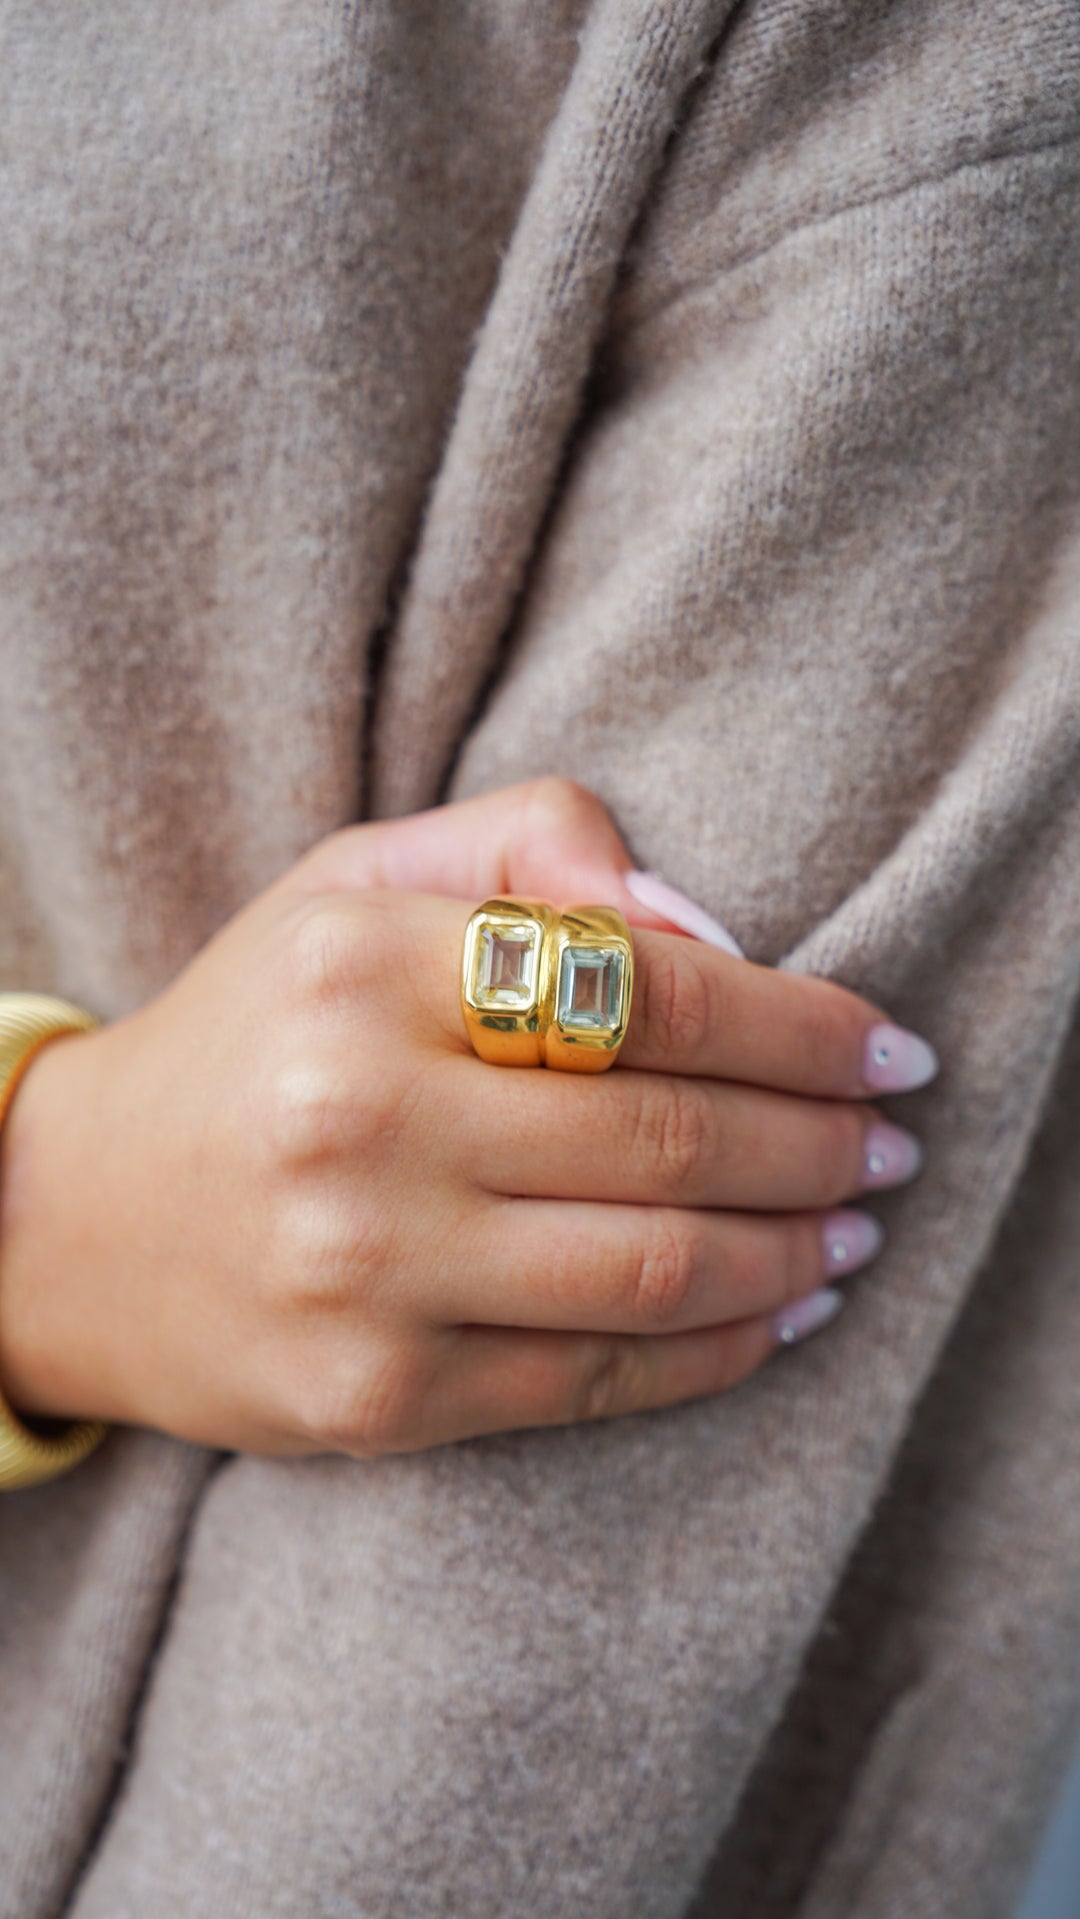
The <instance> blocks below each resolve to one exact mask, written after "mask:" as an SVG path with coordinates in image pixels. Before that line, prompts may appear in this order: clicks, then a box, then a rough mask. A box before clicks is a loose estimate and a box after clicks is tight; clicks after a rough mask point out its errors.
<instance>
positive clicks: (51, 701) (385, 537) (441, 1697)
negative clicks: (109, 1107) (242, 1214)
mask: <svg viewBox="0 0 1080 1919" xmlns="http://www.w3.org/2000/svg"><path fill="white" fill-rule="evenodd" d="M1078 132H1080V11H1078V9H1077V7H1076V4H1075V0H979V4H978V5H977V6H976V5H975V4H973V0H891V3H890V0H742V4H735V3H734V0H663V3H662V0H537V4H528V5H526V4H525V0H455V4H453V5H442V4H438V0H364V4H362V5H361V4H357V0H322V3H321V4H318V5H316V4H313V3H312V0H307V3H306V4H305V3H304V0H259V3H258V4H256V0H185V3H184V4H183V5H176V4H170V0H112V3H111V4H108V5H93V6H91V5H78V4H72V3H71V0H0V659H2V665H3V680H2V689H3V697H2V701H0V900H2V919H0V985H2V986H3V987H22V986H28V987H33V988H38V989H41V990H45V991H57V992H61V993H64V994H66V995H68V996H70V997H72V998H74V999H76V1000H77V1001H81V1002H82V1003H84V1004H85V1005H87V1006H88V1007H90V1008H91V1009H92V1010H93V1011H95V1012H97V1013H98V1014H99V1015H101V1016H102V1017H104V1018H109V1017H112V1016H116V1015H118V1014H121V1013H123V1012H124V1011H126V1010H128V1009H131V1008H132V1007H134V1006H136V1005H138V1004H140V1003H141V1002H143V1001H144V1000H145V999H146V998H148V997H149V996H151V995H152V994H153V993H155V992H156V991H157V990H158V989H159V988H160V987H161V986H162V985H163V984H164V983H165V982H166V981H167V980H168V979H169V978H170V977H171V976H172V975H173V974H174V973H175V972H176V970H177V969H178V968H179V967H180V966H181V965H182V964H183V963H184V961H185V960H186V959H187V958H188V957H189V956H190V955H191V954H192V953H193V952H194V951H195V950H196V949H197V948H198V947H199V946H200V945H201V944H202V943H203V942H204V941H205V940H206V939H207V937H208V936H209V935H210V934H211V933H212V932H213V931H214V930H215V928H217V927H218V926H220V925H221V924H222V922H223V921H224V920H225V919H226V918H227V917H228V916H229V915H230V914H231V913H232V912H233V911H234V910H235V909H236V908H237V907H239V906H240V905H241V904H242V903H244V902H245V901H247V900H248V899H250V898H251V897H252V895H253V894H254V893H255V892H256V891H258V890H259V889H260V888H261V887H262V886H263V885H265V884H266V883H267V882H268V881H269V880H270V879H271V878H272V877H274V876H275V875H276V874H278V873H280V872H281V871H282V870H283V869H284V868H285V867H286V866H287V865H289V864H290V863H291V862H292V861H293V859H294V858H295V857H296V856H297V855H298V854H300V853H301V852H302V851H303V850H304V849H305V848H307V847H308V846H310V845H311V844H312V842H313V841H315V840H316V839H317V838H319V837H321V835H323V834H324V833H325V832H326V831H327V830H329V829H330V828H332V827H334V826H336V825H339V824H341V823H343V822H347V821H349V820H353V819H357V818H362V817H370V816H380V815H383V816H385V815H390V814H396V813H401V812H406V811H411V810H413V809H415V808H418V807H421V806H424V805H428V804H431V803H433V802H435V801H437V800H439V799H442V798H445V799H455V798H458V797H464V796H465V795H468V794H471V793H476V792H479V791H482V790H486V789H489V788H492V787H496V786H499V785H502V784H505V783H506V782H507V781H509V780H516V779H520V778H523V777H526V776H528V775H529V774H530V773H540V772H543V771H556V772H562V773H565V774H568V775H570V776H572V777H573V778H575V779H578V780H581V781H582V782H584V783H585V784H587V785H589V786H591V787H592V788H594V790H595V791H596V792H597V793H599V795H600V796H601V797H602V798H603V800H604V801H605V802H606V803H607V805H608V806H609V807H610V809H611V811H612V813H613V815H614V817H615V819H616V821H617V823H618V825H619V826H620V828H621V830H622V832H623V833H624V835H625V837H626V839H627V841H628V843H629V845H630V846H631V848H632V851H633V855H634V858H635V860H636V862H637V863H638V864H639V865H643V866H650V867H655V868H656V869H658V870H659V871H660V872H662V873H663V874H664V875H665V876H667V877H668V878H669V879H671V880H672V881H674V882H675V883H676V884H678V885H681V886H683V887H684V888H686V889H687V890H688V891H689V892H690V893H692V894H694V895H695V896H696V897H698V898H699V899H701V900H702V901H703V902H704V903H705V904H706V905H707V906H708V907H709V908H710V909H711V910H712V911H713V912H715V913H716V914H718V915H719V917H720V918H721V919H722V920H723V921H724V922H725V923H726V924H727V925H729V926H730V927H731V929H732V931H733V932H734V933H735V934H736V935H737V937H738V938H739V940H740V941H741V942H742V944H743V946H744V947H745V948H746V950H747V951H748V953H749V954H750V955H751V956H752V957H753V958H755V959H758V960H762V961H766V962H770V963H776V964H779V965H783V966H787V967H791V968H794V969H797V970H808V971H813V972H817V973H824V974H829V975H832V976H834V977H836V978H839V979H842V980H844V981H846V982H847V983H848V984H850V985H852V986H854V987H856V988H857V989H859V990H862V991H864V992H866V993H868V994H870V995H872V996H874V997H875V998H877V999H879V1000H880V1001H881V1002H882V1003H883V1004H885V1005H886V1006H887V1007H888V1009H889V1011H890V1013H891V1014H892V1015H893V1016H894V1017H896V1018H898V1019H901V1020H903V1021H904V1022H905V1023H907V1024H910V1025H912V1026H915V1027H916V1028H917V1029H919V1030H921V1031H923V1032H925V1033H926V1034H927V1035H928V1036H929V1037H930V1038H931V1039H932V1040H933V1042H934V1044H935V1046H936V1047H937V1048H938V1050H939V1052H940V1054H941V1057H942V1061H943V1068H942V1072H941V1075H940V1078H939V1080H938V1081H937V1082H936V1083H935V1084H934V1085H933V1086H931V1087H929V1088H927V1089H926V1090H925V1091H923V1092H920V1093H917V1094H915V1095H912V1096H910V1097H909V1098H907V1099H906V1100H905V1102H904V1106H903V1114H902V1117H903V1118H904V1120H905V1121H910V1123H911V1124H912V1125H913V1126H914V1127H915V1128H916V1130H918V1131H919V1132H920V1133H921V1134H922V1136H923V1138H924V1139H925V1141H926V1144H927V1146H928V1149H929V1161H928V1166H927V1170H926V1172H925V1173H924V1174H923V1176H922V1178H921V1179H920V1180H919V1181H918V1182H916V1183H915V1185H913V1186H912V1187H910V1188H907V1189H904V1190H903V1191H901V1192H897V1193H895V1194H890V1195H888V1196H887V1197H886V1199H885V1200H884V1201H883V1202H882V1205H881V1213H882V1217H883V1218H884V1219H885V1220H886V1223H887V1226H888V1234H889V1238H888V1244H887V1248H886V1250H885V1252H884V1253H883V1254H882V1256H881V1258H880V1259H879V1260H878V1262H877V1263H876V1265H875V1267H874V1268H873V1269H871V1271H870V1273H869V1274H868V1275H866V1276H864V1277H862V1278H860V1279H859V1280H857V1281H855V1282H853V1284H852V1288H851V1302H850V1304H849V1306H848V1308H847V1311H846V1312H845V1314H844V1315H843V1316H842V1318H841V1319H840V1321H839V1322H838V1323H837V1325H836V1327H835V1328H834V1329H832V1330H831V1331H830V1332H829V1333H828V1334H826V1335H823V1336H822V1337H821V1338H820V1339H818V1340H816V1341H813V1342H811V1343H810V1344H809V1345H807V1346H806V1347H805V1348H800V1349H799V1350H798V1351H797V1352H795V1353H793V1354H791V1355H788V1356H785V1357H784V1358H783V1359H779V1360H777V1361H776V1362H774V1363H773V1364H771V1365H770V1366H768V1367H766V1368H765V1369H764V1370H763V1371H762V1372H761V1373H760V1374H759V1375H758V1376H757V1377H755V1378H754V1379H753V1380H751V1381H749V1382H748V1383H747V1384H745V1385H744V1386H743V1387H741V1388H739V1389H738V1390H737V1391H735V1392H733V1393H730V1394H728V1395H724V1396H720V1397H717V1398H714V1399H711V1400H707V1401H702V1402H699V1403H696V1404H694V1405H691V1406H686V1407H682V1408H679V1409H677V1410H674V1411H671V1412H665V1413H660V1414H651V1415H645V1416H641V1417H639V1418H634V1419H626V1420H616V1421H611V1422H608V1423H606V1424H603V1425H598V1426H593V1427H578V1428H576V1429H570V1430H566V1431H557V1432H546V1433H525V1434H515V1435H510V1436H505V1437H502V1438H499V1439H492V1440H483V1441H476V1442H473V1443H469V1444H466V1445H461V1446H455V1447H447V1448H443V1449H440V1450H438V1451H435V1452H432V1453H429V1454H426V1455H418V1456H415V1457H410V1458H404V1459H387V1460H384V1461H381V1462H378V1463H376V1464H372V1465H368V1464H361V1463H357V1462H352V1461H349V1460H344V1459H341V1460H336V1459H324V1460H316V1461H311V1460H309V1461H302V1460H301V1461H291V1462H289V1461H276V1462H275V1461H266V1460H259V1459H254V1458H244V1457H232V1456H220V1455H211V1454H209V1453H206V1452H203V1451H200V1450H199V1449H197V1448H193V1447H189V1446H186V1445H183V1444H181V1443H179V1442H176V1441H173V1440H171V1439H168V1438H165V1437H163V1436H161V1435H157V1434H150V1433H142V1432H135V1431H128V1430H116V1431H114V1432H113V1433H112V1435H111V1436H110V1438H109V1439H108V1441H107V1442H106V1444H105V1445H104V1446H103V1447H102V1448H101V1450H100V1451H99V1452H98V1453H97V1454H95V1455H94V1457H93V1458H92V1459H91V1460H90V1461H89V1462H88V1463H87V1464H86V1465H85V1466H84V1467H82V1468H80V1469H79V1470H78V1471H77V1472H76V1473H74V1474H72V1475H71V1476H70V1477H68V1478H66V1479H63V1480H58V1481H56V1482H54V1483H53V1484H51V1485H48V1486H46V1487H43V1488H41V1489H39V1490H36V1491H33V1492H26V1493H13V1494H10V1495H8V1496H6V1497H5V1498H4V1499H3V1501H2V1502H0V1781H2V1785H0V1913H2V1914H3V1915H4V1919H54V1915H59V1914H61V1913H63V1914H64V1915H67V1919H196V1915H198V1919H208V1916H209V1919H252V1916H257V1919H265V1916H267V1915H288V1919H340V1916H341V1915H356V1919H360V1915H363V1919H383V1915H386V1916H387V1919H388V1916H389V1915H394V1919H401V1916H402V1915H408V1919H433V1916H434V1915H444V1914H445V1915H449V1914H454V1915H461V1916H462V1919H517V1916H518V1915H521V1919H556V1915H558V1919H677V1916H678V1915H688V1914H690V1913H693V1914H694V1915H695V1919H705V1916H706V1915H709V1916H714V1919H796V1916H797V1919H924V1916H925V1919H952V1916H953V1915H955V1916H956V1919H961V1916H962V1919H995V1916H996V1915H1003V1916H1004V1915H1007V1914H1008V1913H1009V1912H1010V1909H1011V1902H1012V1900H1013V1897H1014V1894H1015V1891H1016V1888H1017V1885H1018V1883H1019V1879H1020V1877H1021V1875H1022V1873H1023V1870H1024V1866H1025V1863H1026V1859H1027V1857H1028V1854H1029V1852H1030V1849H1031V1847H1032V1846H1033V1844H1034V1843H1035V1841H1036V1838H1037V1836H1038V1832H1039V1828H1040V1824H1041V1821H1042V1819H1043V1818H1044V1816H1045V1813H1046V1810H1047V1806H1048V1803H1049V1800H1050V1797H1051V1795H1052V1792H1053V1789H1054V1787H1055V1784H1056V1781H1057V1778H1058V1776H1059V1773H1060V1769H1061V1767H1062V1765H1063V1763H1064V1759H1065V1755H1066V1752H1067V1749H1068V1747H1069V1744H1070V1742H1071V1740H1072V1739H1073V1737H1074V1736H1075V1733H1076V1730H1077V1723H1078V1720H1080V1169H1078V1114H1080V1036H1078V1034H1077V1030H1076V1014H1075V1007H1076V994H1077V983H1078V975H1080V513H1078V498H1077V495H1078V490H1080V489H1078V479H1080V420H1078V414H1080V366H1078V360H1080V328H1078V325H1077V315H1078V312H1080V237H1078V236H1080V143H1078V138H1077V136H1078ZM1070 1032H1071V1033H1072V1039H1070ZM898 1116H899V1112H898Z"/></svg>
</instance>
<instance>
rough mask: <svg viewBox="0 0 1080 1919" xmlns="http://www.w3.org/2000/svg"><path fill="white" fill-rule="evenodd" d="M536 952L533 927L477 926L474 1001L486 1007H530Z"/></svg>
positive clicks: (536, 933) (534, 928) (533, 995)
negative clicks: (475, 996)
mask: <svg viewBox="0 0 1080 1919" xmlns="http://www.w3.org/2000/svg"><path fill="white" fill-rule="evenodd" d="M539 951H540V944H539V929H538V928H537V927H535V926H520V927H518V926H499V927H496V926H481V928H480V960H479V964H478V966H477V972H476V994H477V999H479V1000H483V1001H485V1002H486V1003H487V1004H488V1005H489V1006H531V1005H532V1002H533V1000H534V999H535V998H536V962H537V958H538V955H539Z"/></svg>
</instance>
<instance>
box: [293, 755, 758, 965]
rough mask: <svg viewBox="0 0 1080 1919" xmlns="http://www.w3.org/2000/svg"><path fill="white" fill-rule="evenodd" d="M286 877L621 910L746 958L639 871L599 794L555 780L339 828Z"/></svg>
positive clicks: (713, 923) (715, 926)
mask: <svg viewBox="0 0 1080 1919" xmlns="http://www.w3.org/2000/svg"><path fill="white" fill-rule="evenodd" d="M288 877H289V883H290V885H295V886H299V887H300V888H301V889H302V890H304V891H306V892H312V893H314V892H333V891H335V890H337V889H339V888H341V889H346V888H360V887H372V886H384V887H393V888H395V889H397V890H399V891H405V892H413V893H445V894H450V895H452V896H454V897H457V898H461V899H475V900H478V901H479V900H481V899H485V898H487V897H489V896H490V895H492V894H496V893H519V894H524V895H526V896H531V897H534V898H538V899H550V900H551V901H552V902H553V904H555V905H557V906H558V905H571V904H574V905H583V904H586V903H588V904H591V905H607V906H617V907H618V908H619V910H620V912H621V913H622V914H623V915H624V917H625V918H626V920H627V921H628V922H629V923H630V924H632V925H638V926H656V927H669V928H670V927H671V926H677V927H679V928H680V930H682V931H685V932H688V933H693V934H695V935H696V936H697V937H698V938H699V939H706V940H708V941H709V942H710V943H711V944H713V945H716V946H722V947H724V948H725V949H726V950H727V951H728V952H731V953H734V954H736V956H737V957H739V958H743V957H744V955H743V952H742V948H741V947H740V946H739V945H738V944H737V942H736V941H735V940H733V939H732V937H731V935H730V933H728V932H726V931H725V929H724V928H723V927H722V926H721V925H720V924H719V922H718V921H717V920H714V919H713V918H712V917H711V915H710V914H708V913H706V912H705V910H704V908H703V907H700V906H698V905H697V904H696V903H695V902H694V901H693V900H690V899H688V898H687V897H686V895H685V894H684V893H680V892H679V891H678V890H677V889H676V888H675V887H672V886H669V885H668V884H667V883H666V882H665V881H663V880H661V879H660V878H659V876H658V875H657V874H654V873H646V872H638V871H636V870H635V869H634V862H633V859H632V858H631V855H630V853H629V851H628V850H627V847H626V845H625V843H624V841H623V839H622V836H621V835H620V833H619V832H618V829H617V828H616V826H615V822H614V821H613V819H612V817H611V815H610V813H609V812H608V810H607V808H606V807H605V805H604V804H603V802H602V800H600V799H598V798H597V796H596V794H595V793H592V792H590V791H589V789H588V787H585V786H580V785H579V784H578V783H577V782H576V781H575V780H566V779H561V778H559V777H557V776H555V775H553V774H552V775H546V776H544V777H542V778H539V779H532V780H522V781H521V782H520V783H519V784H517V785H515V786H505V787H501V788H499V789H498V790H497V791H496V792H493V793H481V794H478V795H477V796H476V797H475V798H474V799H468V800H460V801H457V802H456V803H454V804H453V805H449V806H433V807H429V808H428V809H427V810H426V811H424V812H422V813H409V814H406V815H404V816H403V817H401V818H398V819H392V820H371V821H366V822H365V823H364V824H363V825H360V826H344V827H340V828H339V829H338V830H337V831H336V832H334V833H331V834H329V835H328V836H327V837H326V838H325V839H323V840H320V841H319V842H318V844H317V845H316V846H314V847H313V848H312V850H311V852H310V853H308V854H306V855H305V856H304V857H303V859H301V860H300V861H299V863H298V864H297V866H295V867H294V868H292V870H291V873H290V875H289V876H288Z"/></svg>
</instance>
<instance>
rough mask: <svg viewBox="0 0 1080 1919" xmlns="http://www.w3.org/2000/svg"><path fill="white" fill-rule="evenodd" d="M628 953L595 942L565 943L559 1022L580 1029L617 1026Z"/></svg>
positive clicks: (560, 964) (558, 1006)
mask: <svg viewBox="0 0 1080 1919" xmlns="http://www.w3.org/2000/svg"><path fill="white" fill-rule="evenodd" d="M625 959H626V955H625V953H621V952H619V950H618V949H617V948H615V949H605V948H603V947H596V946H564V947H563V950H562V954H561V956H560V963H559V996H558V1005H557V1011H556V1017H557V1018H558V1022H559V1025H560V1026H562V1027H564V1028H569V1029H570V1030H573V1029H574V1028H577V1029H578V1030H579V1031H585V1032H588V1031H592V1030H594V1029H598V1028H599V1029H606V1028H608V1027H612V1026H617V1025H618V1021H619V1003H620V1000H621V997H622V981H623V967H624V964H625Z"/></svg>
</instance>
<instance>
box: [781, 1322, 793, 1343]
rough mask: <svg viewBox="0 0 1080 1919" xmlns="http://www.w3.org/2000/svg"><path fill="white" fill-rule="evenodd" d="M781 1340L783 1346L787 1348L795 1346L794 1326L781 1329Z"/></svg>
mask: <svg viewBox="0 0 1080 1919" xmlns="http://www.w3.org/2000/svg"><path fill="white" fill-rule="evenodd" d="M780 1339H781V1342H782V1343H783V1345H785V1346H794V1344H795V1328H794V1326H783V1327H781V1329H780Z"/></svg>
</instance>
